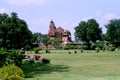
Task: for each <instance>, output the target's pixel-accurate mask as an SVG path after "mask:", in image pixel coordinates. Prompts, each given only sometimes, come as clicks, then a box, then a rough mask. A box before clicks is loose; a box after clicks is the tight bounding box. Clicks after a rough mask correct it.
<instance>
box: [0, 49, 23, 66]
mask: <svg viewBox="0 0 120 80" xmlns="http://www.w3.org/2000/svg"><path fill="white" fill-rule="evenodd" d="M24 57H25V55H23V54H21V53H20V52H19V51H10V52H2V53H0V62H1V64H2V65H9V64H13V63H15V64H16V65H17V66H20V65H21V63H22V60H23V58H24Z"/></svg>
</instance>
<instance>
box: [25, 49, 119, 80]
mask: <svg viewBox="0 0 120 80" xmlns="http://www.w3.org/2000/svg"><path fill="white" fill-rule="evenodd" d="M68 52H69V50H68V51H65V50H51V53H50V54H40V55H41V56H42V57H44V58H47V59H50V61H51V62H50V64H46V65H45V64H34V65H24V66H23V69H24V73H25V75H26V78H25V79H26V80H120V51H115V52H107V51H106V52H102V51H100V52H99V53H96V52H95V51H84V52H83V53H81V52H80V51H77V54H74V50H71V54H68Z"/></svg>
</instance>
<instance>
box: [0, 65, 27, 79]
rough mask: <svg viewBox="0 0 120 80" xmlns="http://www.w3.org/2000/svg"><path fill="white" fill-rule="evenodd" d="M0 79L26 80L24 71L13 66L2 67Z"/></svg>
mask: <svg viewBox="0 0 120 80" xmlns="http://www.w3.org/2000/svg"><path fill="white" fill-rule="evenodd" d="M0 77H1V79H2V80H25V79H24V73H23V71H22V69H21V68H19V67H17V66H15V65H13V64H12V65H8V66H4V67H2V68H1V69H0Z"/></svg>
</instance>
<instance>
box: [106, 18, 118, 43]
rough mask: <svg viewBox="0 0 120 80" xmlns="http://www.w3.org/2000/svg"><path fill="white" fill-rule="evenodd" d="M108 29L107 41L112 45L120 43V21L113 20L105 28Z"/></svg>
mask: <svg viewBox="0 0 120 80" xmlns="http://www.w3.org/2000/svg"><path fill="white" fill-rule="evenodd" d="M105 27H106V28H107V33H106V35H107V40H109V41H111V42H112V43H114V42H115V43H116V42H120V19H112V20H110V21H109V23H108V24H107V25H106V26H105Z"/></svg>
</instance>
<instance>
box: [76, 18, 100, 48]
mask: <svg viewBox="0 0 120 80" xmlns="http://www.w3.org/2000/svg"><path fill="white" fill-rule="evenodd" d="M101 37H102V30H101V28H99V24H98V23H97V21H96V20H95V19H89V20H88V21H87V22H85V21H81V22H80V23H79V25H78V26H76V27H75V39H76V41H83V42H86V43H87V46H88V48H90V45H91V42H94V43H95V42H96V41H97V40H100V39H101Z"/></svg>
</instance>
